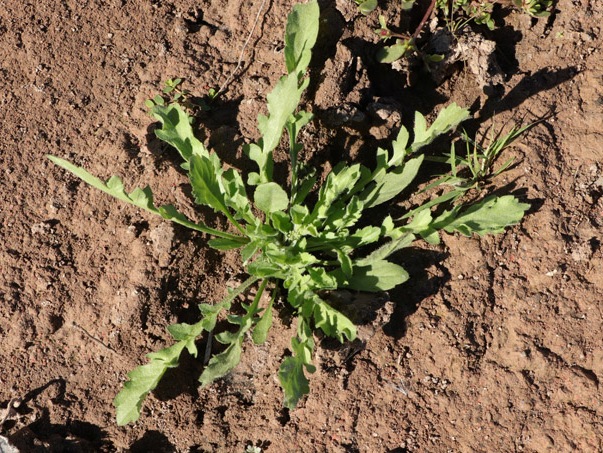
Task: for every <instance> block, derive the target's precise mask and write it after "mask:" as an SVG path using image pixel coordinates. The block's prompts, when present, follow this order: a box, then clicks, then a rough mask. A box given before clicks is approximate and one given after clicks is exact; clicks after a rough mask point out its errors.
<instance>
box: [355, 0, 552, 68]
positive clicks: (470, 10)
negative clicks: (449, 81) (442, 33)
mask: <svg viewBox="0 0 603 453" xmlns="http://www.w3.org/2000/svg"><path fill="white" fill-rule="evenodd" d="M553 2H554V0H510V1H509V6H515V7H517V8H518V9H519V10H520V11H523V12H525V13H527V14H529V15H530V16H532V17H547V16H549V15H550V11H551V9H552V8H553ZM356 3H358V4H359V9H361V11H362V13H363V14H365V15H366V14H368V13H370V12H372V11H373V10H374V9H375V8H376V6H377V5H376V3H375V5H374V6H373V5H371V6H373V7H371V8H368V7H365V2H363V1H361V0H356ZM414 3H415V2H414V1H413V0H409V1H404V0H402V2H401V10H402V11H403V12H406V11H409V10H410V9H412V7H413V6H414ZM495 3H503V2H502V1H500V2H497V1H496V0H431V1H430V3H429V4H428V7H427V10H426V12H425V15H424V16H423V19H422V20H421V22H420V24H419V25H418V26H417V28H416V29H415V31H414V33H413V34H412V35H410V33H399V32H393V31H392V30H391V29H390V28H389V27H388V25H387V22H386V20H385V18H384V16H381V15H380V16H379V28H378V29H376V30H375V32H376V33H377V35H378V36H379V39H380V40H383V41H385V42H388V41H390V40H392V39H394V40H395V41H394V43H393V44H390V45H387V46H385V47H383V48H381V49H379V51H378V52H377V55H376V58H377V61H379V62H381V63H393V62H394V61H396V60H399V59H400V58H404V57H408V56H409V55H411V54H413V53H416V54H419V55H420V56H421V57H422V58H424V59H429V60H432V61H433V59H434V58H435V59H436V60H437V58H438V56H437V55H423V54H422V51H421V49H420V47H419V46H417V44H416V39H417V37H418V36H419V34H420V33H421V32H422V30H423V28H424V27H425V24H426V23H427V20H428V19H429V18H430V17H431V14H432V13H433V12H434V10H435V11H436V13H437V14H438V15H439V18H440V20H441V22H439V24H438V28H442V27H445V28H446V29H448V30H449V31H450V32H451V33H452V34H456V33H458V32H460V31H461V30H462V29H463V28H464V27H466V26H467V25H469V24H470V23H475V24H478V25H485V26H486V27H488V29H490V30H494V29H495V28H496V24H495V22H494V19H493V17H492V13H493V12H494V4H495Z"/></svg>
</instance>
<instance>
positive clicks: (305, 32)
mask: <svg viewBox="0 0 603 453" xmlns="http://www.w3.org/2000/svg"><path fill="white" fill-rule="evenodd" d="M318 27H319V7H318V3H317V1H316V0H311V1H309V2H308V3H306V4H302V5H297V6H295V7H294V8H293V11H292V12H291V14H290V15H289V19H288V22H287V27H286V31H285V49H284V56H285V67H286V70H287V73H286V74H285V75H284V76H283V77H281V78H280V80H279V81H278V82H277V83H276V85H275V87H274V88H273V90H272V92H271V93H270V94H268V96H267V107H268V108H267V111H268V114H267V115H259V117H258V129H259V131H260V133H261V138H260V139H259V140H258V141H257V142H256V143H249V144H247V145H245V146H244V148H243V149H244V151H245V153H246V155H247V156H248V157H249V159H250V160H251V161H252V162H254V163H255V165H256V166H257V171H254V172H251V173H249V174H247V175H246V178H243V176H242V175H241V174H240V173H239V171H238V170H237V169H235V168H227V167H226V166H225V165H224V164H223V162H222V161H221V159H220V156H218V154H216V153H215V152H213V151H211V150H208V149H207V148H206V147H205V146H204V145H203V143H202V142H200V141H199V140H198V139H197V138H196V137H195V136H194V134H193V130H192V128H191V121H192V118H191V116H189V114H188V113H187V109H186V108H185V107H186V106H185V105H184V104H183V103H185V102H186V99H187V97H188V96H189V93H188V92H187V91H185V90H182V89H181V88H180V83H181V80H179V79H176V80H172V81H169V83H168V84H166V87H165V89H164V93H163V96H172V98H171V99H170V100H169V101H166V100H165V99H164V98H163V96H160V97H159V98H155V99H154V100H153V102H152V103H149V106H150V108H151V114H152V116H153V117H154V118H155V119H157V120H158V121H159V122H160V123H161V128H160V129H157V130H156V135H157V137H158V138H159V139H161V140H163V141H165V142H166V143H168V144H170V145H171V146H173V147H174V148H175V150H176V151H177V152H178V153H179V155H180V157H181V159H182V163H181V167H182V169H184V170H185V171H186V172H187V174H188V178H189V181H190V185H191V187H192V194H193V197H194V200H195V202H196V203H197V204H199V205H201V206H205V207H208V208H210V209H212V210H214V211H215V212H216V213H218V215H221V216H224V217H225V218H226V219H227V220H228V221H229V223H230V225H231V228H230V229H228V230H226V231H223V230H219V229H216V228H214V227H212V226H209V225H207V224H206V223H204V222H203V221H195V220H192V219H189V218H188V217H186V216H185V215H184V214H182V213H181V212H179V211H178V210H177V209H176V208H175V207H174V206H172V205H163V206H156V204H155V202H154V199H153V192H152V191H151V189H150V188H149V187H145V188H143V189H140V188H137V189H134V190H133V191H131V192H128V191H126V190H125V188H124V184H123V182H122V180H121V179H120V178H119V177H117V176H113V177H111V178H109V179H108V180H107V181H102V180H101V179H98V178H97V177H95V176H93V175H91V174H90V173H88V172H87V171H86V170H84V169H83V168H80V167H77V166H75V165H73V164H71V163H70V162H68V161H66V160H64V159H61V158H58V157H54V156H49V158H50V159H51V160H52V161H53V162H54V163H55V164H57V165H59V166H61V167H63V168H65V169H66V170H68V171H70V172H71V173H73V174H74V175H75V176H77V177H79V178H81V179H82V180H83V181H85V182H86V183H88V184H90V185H91V186H93V187H95V188H97V189H99V190H102V191H104V192H106V193H108V194H109V195H112V196H113V197H115V198H117V199H119V200H121V201H124V202H126V203H130V204H133V205H134V206H137V207H139V208H142V209H143V210H146V211H148V212H150V213H153V214H156V215H159V216H161V217H163V218H164V219H167V220H171V221H173V222H175V223H178V224H180V225H183V226H185V227H187V228H191V229H193V230H196V231H199V232H201V233H204V234H206V235H208V236H210V237H211V239H210V240H209V241H208V245H209V246H210V247H212V248H214V249H217V250H221V251H227V250H235V249H238V250H239V251H240V255H241V261H242V263H243V267H244V270H245V272H246V273H247V274H248V275H249V277H248V278H247V279H246V280H245V281H244V282H242V283H241V284H240V285H239V286H238V287H236V288H230V289H228V292H227V295H226V296H225V297H224V298H223V299H222V300H221V301H219V302H217V303H213V304H212V303H201V304H200V305H199V310H200V312H201V319H200V320H199V321H198V322H197V323H194V324H185V323H179V324H174V325H171V326H169V327H168V328H167V330H168V332H169V334H170V335H171V336H172V337H173V339H174V343H173V344H172V345H171V346H168V347H166V348H164V349H162V350H160V351H157V352H153V353H150V354H148V356H147V357H148V363H146V364H145V365H141V366H139V367H137V368H135V369H134V370H133V371H131V372H130V373H129V374H128V381H127V382H126V383H125V384H124V386H123V389H122V390H121V392H119V394H118V395H117V397H116V398H115V400H114V405H115V407H116V410H117V423H118V424H119V425H124V424H127V423H130V422H133V421H135V420H137V419H138V418H139V416H140V411H141V407H142V404H143V401H144V399H145V398H146V396H147V395H148V394H149V392H151V391H152V390H153V389H155V388H156V386H157V385H158V383H159V381H160V380H161V378H162V377H163V375H164V373H165V372H166V371H167V370H168V369H169V368H174V367H177V366H178V363H179V360H180V356H181V354H182V352H183V351H184V350H185V349H186V350H187V351H188V353H189V354H191V355H192V356H194V357H196V356H197V354H198V349H197V342H198V340H199V339H200V338H201V337H202V336H205V337H206V338H209V337H212V336H213V338H215V339H216V340H217V341H218V342H219V343H221V344H222V345H224V347H223V350H222V352H220V353H218V354H215V355H214V356H213V357H211V360H209V363H207V365H206V366H205V368H204V370H203V372H202V373H201V376H200V378H199V381H200V383H201V385H202V386H203V387H205V386H208V385H210V384H211V383H212V382H214V381H215V380H216V379H220V378H222V377H224V376H225V375H227V374H228V373H229V372H230V371H231V370H232V369H233V368H234V367H235V366H237V364H238V363H239V361H240V359H241V354H242V352H243V342H244V341H245V339H246V338H247V337H250V338H251V340H252V341H253V342H254V343H255V344H261V343H263V342H264V341H266V338H267V336H268V333H269V330H270V328H271V325H272V317H273V309H274V305H275V300H276V298H277V297H280V295H282V297H283V298H284V299H285V300H286V301H287V302H288V303H289V304H290V306H291V308H292V309H293V311H294V317H295V319H296V323H297V326H296V327H297V329H296V333H295V335H294V336H293V338H292V339H291V354H290V355H288V356H287V357H285V359H284V360H283V362H282V364H281V366H280V369H279V371H278V378H279V380H280V383H281V386H282V388H283V392H284V405H285V406H286V407H287V408H290V409H293V408H294V407H295V406H296V405H297V403H298V401H299V400H300V399H301V398H302V397H303V396H304V395H305V394H307V393H308V392H309V390H310V387H309V380H308V375H309V374H311V373H313V372H314V371H315V370H316V368H315V366H314V365H313V363H312V356H313V353H314V350H315V347H316V345H315V340H314V332H315V331H317V330H320V331H322V333H323V334H324V335H326V336H329V337H333V338H336V339H337V340H339V341H341V342H344V341H346V340H353V339H354V338H355V337H356V327H355V325H354V324H353V323H352V322H351V321H350V320H349V319H348V318H347V317H346V316H345V315H344V314H343V313H341V312H339V311H337V310H336V309H334V308H333V307H331V306H330V305H329V303H328V302H327V301H326V300H324V299H323V298H322V297H321V294H323V293H324V292H325V291H330V290H336V289H338V288H346V289H349V290H355V291H366V292H381V291H387V290H389V289H392V288H394V287H396V286H398V285H401V284H402V283H404V282H405V281H406V280H408V278H409V275H408V273H407V272H406V270H405V269H404V268H403V267H401V266H400V265H399V264H397V263H395V262H394V260H392V258H391V257H392V256H393V255H394V254H395V253H397V252H400V251H402V250H403V249H405V248H407V247H409V246H410V245H412V244H413V243H414V242H415V241H417V240H420V239H424V240H426V241H428V242H430V243H438V242H439V241H440V232H447V233H455V232H460V233H462V234H465V235H472V234H474V233H475V234H479V235H484V234H488V233H500V232H502V231H503V230H504V229H505V228H506V227H508V226H510V225H514V224H517V223H518V222H520V221H521V219H522V217H523V215H524V213H525V211H526V210H527V209H528V207H529V205H527V204H525V203H521V202H520V201H519V200H518V199H517V198H515V197H514V196H512V195H503V196H490V197H486V198H483V199H479V197H477V198H476V200H477V201H474V202H472V203H470V204H452V203H450V202H451V201H455V200H456V198H455V197H451V196H448V198H446V197H442V196H440V197H437V198H435V199H433V200H431V201H429V202H427V203H425V204H423V205H422V206H419V207H417V208H415V209H413V210H411V211H409V212H408V213H407V214H406V215H405V216H403V217H402V218H401V219H398V220H397V221H396V220H394V219H393V218H392V216H391V215H389V214H388V213H387V207H388V205H389V204H390V203H391V201H392V200H394V199H395V198H396V197H398V196H399V195H400V194H401V193H402V192H403V191H404V190H405V189H406V188H408V187H409V186H410V185H411V183H412V182H413V181H414V179H415V177H416V176H417V174H418V172H419V170H420V169H421V166H422V164H423V163H424V161H425V154H423V151H424V149H425V148H426V147H428V145H430V144H431V143H432V142H433V141H434V140H435V139H436V138H438V137H440V136H443V135H447V134H449V133H451V132H452V131H454V129H455V128H456V127H457V126H458V125H459V124H461V123H462V122H463V121H464V120H466V119H467V118H468V116H469V112H468V110H467V109H464V108H461V107H459V106H457V105H456V104H450V105H448V106H447V107H446V108H444V109H442V110H441V111H440V112H439V114H437V116H436V118H435V120H434V121H433V123H432V124H431V125H428V124H427V120H426V118H425V117H424V116H423V115H422V114H421V113H419V112H417V113H416V114H415V118H414V126H413V128H412V130H408V129H406V128H405V127H402V128H401V129H400V131H399V133H398V134H397V138H396V140H395V141H393V142H392V144H391V147H390V148H389V149H387V150H386V149H382V148H377V149H376V150H375V156H374V157H375V162H376V163H375V165H374V168H368V167H365V166H363V165H361V164H359V163H355V164H348V163H346V162H341V163H339V164H338V165H336V166H335V167H334V168H333V170H332V171H331V172H330V173H329V174H328V176H327V177H326V179H325V180H324V181H323V182H322V183H320V182H319V181H318V179H317V177H316V176H315V175H314V174H313V173H309V174H308V172H306V171H304V164H303V162H301V161H300V159H299V155H300V151H301V149H302V148H303V144H302V143H300V142H299V141H298V139H299V136H300V135H299V134H300V131H301V130H302V129H303V128H304V127H305V126H306V125H307V124H308V123H309V122H310V121H311V120H312V114H311V113H309V112H307V111H304V110H299V104H300V99H301V96H302V93H303V92H304V90H305V89H306V88H307V86H308V84H309V79H308V78H306V76H305V74H306V70H307V68H308V65H309V63H310V59H311V56H312V54H311V52H312V48H313V46H314V44H315V42H316V39H317V35H318ZM159 99H161V100H159ZM285 132H286V135H287V136H288V139H289V140H288V154H289V160H290V167H289V170H290V177H289V178H288V181H289V183H287V184H283V185H281V184H279V183H277V182H276V181H275V180H274V178H273V170H274V160H273V152H274V150H275V149H277V147H278V146H279V144H280V143H281V138H282V135H283V133H285ZM512 135H513V134H512ZM509 142H510V141H509V140H506V141H505V140H503V141H502V142H501V143H502V145H500V146H499V145H494V146H489V147H487V149H485V150H483V149H482V148H476V149H477V150H478V151H477V152H478V153H479V156H482V157H479V159H477V160H472V161H471V162H470V161H469V160H468V158H467V160H466V161H463V160H458V159H457V158H456V156H451V157H450V159H451V160H450V162H451V165H452V166H453V167H452V168H453V172H454V173H456V168H457V167H458V166H459V165H467V166H471V165H474V166H476V171H477V175H478V176H479V175H483V174H485V172H487V171H490V168H491V161H492V160H493V158H495V157H496V156H497V155H498V154H500V151H502V149H503V148H504V147H505V146H506V144H508V143H509ZM480 159H482V160H483V159H485V163H484V162H482V160H480ZM475 162H477V163H475ZM480 172H481V173H480ZM453 176H454V177H457V175H453ZM475 177H476V176H473V178H475ZM447 182H449V181H443V180H440V181H439V182H438V181H436V183H434V185H435V186H438V185H442V184H445V183H447ZM452 192H453V193H455V192H454V190H453V191H452ZM310 194H313V196H310ZM377 206H380V207H381V210H380V211H379V212H382V213H383V214H382V216H381V217H378V216H377V214H376V213H377V211H375V210H372V208H375V207H377ZM435 206H439V207H440V208H441V209H439V210H438V213H437V214H436V212H435V210H434V211H432V209H431V208H432V207H435ZM253 289H255V291H253ZM248 292H254V295H253V297H252V298H250V299H249V298H247V297H245V294H247V293H248ZM265 292H269V293H271V297H269V298H266V299H265V298H263V295H264V293H265ZM237 300H239V301H240V302H241V306H242V308H243V314H237V315H235V314H233V313H232V312H231V308H232V307H233V304H234V303H235V301H237ZM219 319H226V321H228V323H230V324H231V328H230V329H226V330H224V331H221V332H217V333H216V332H214V331H215V329H216V325H217V322H218V320H219Z"/></svg>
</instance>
